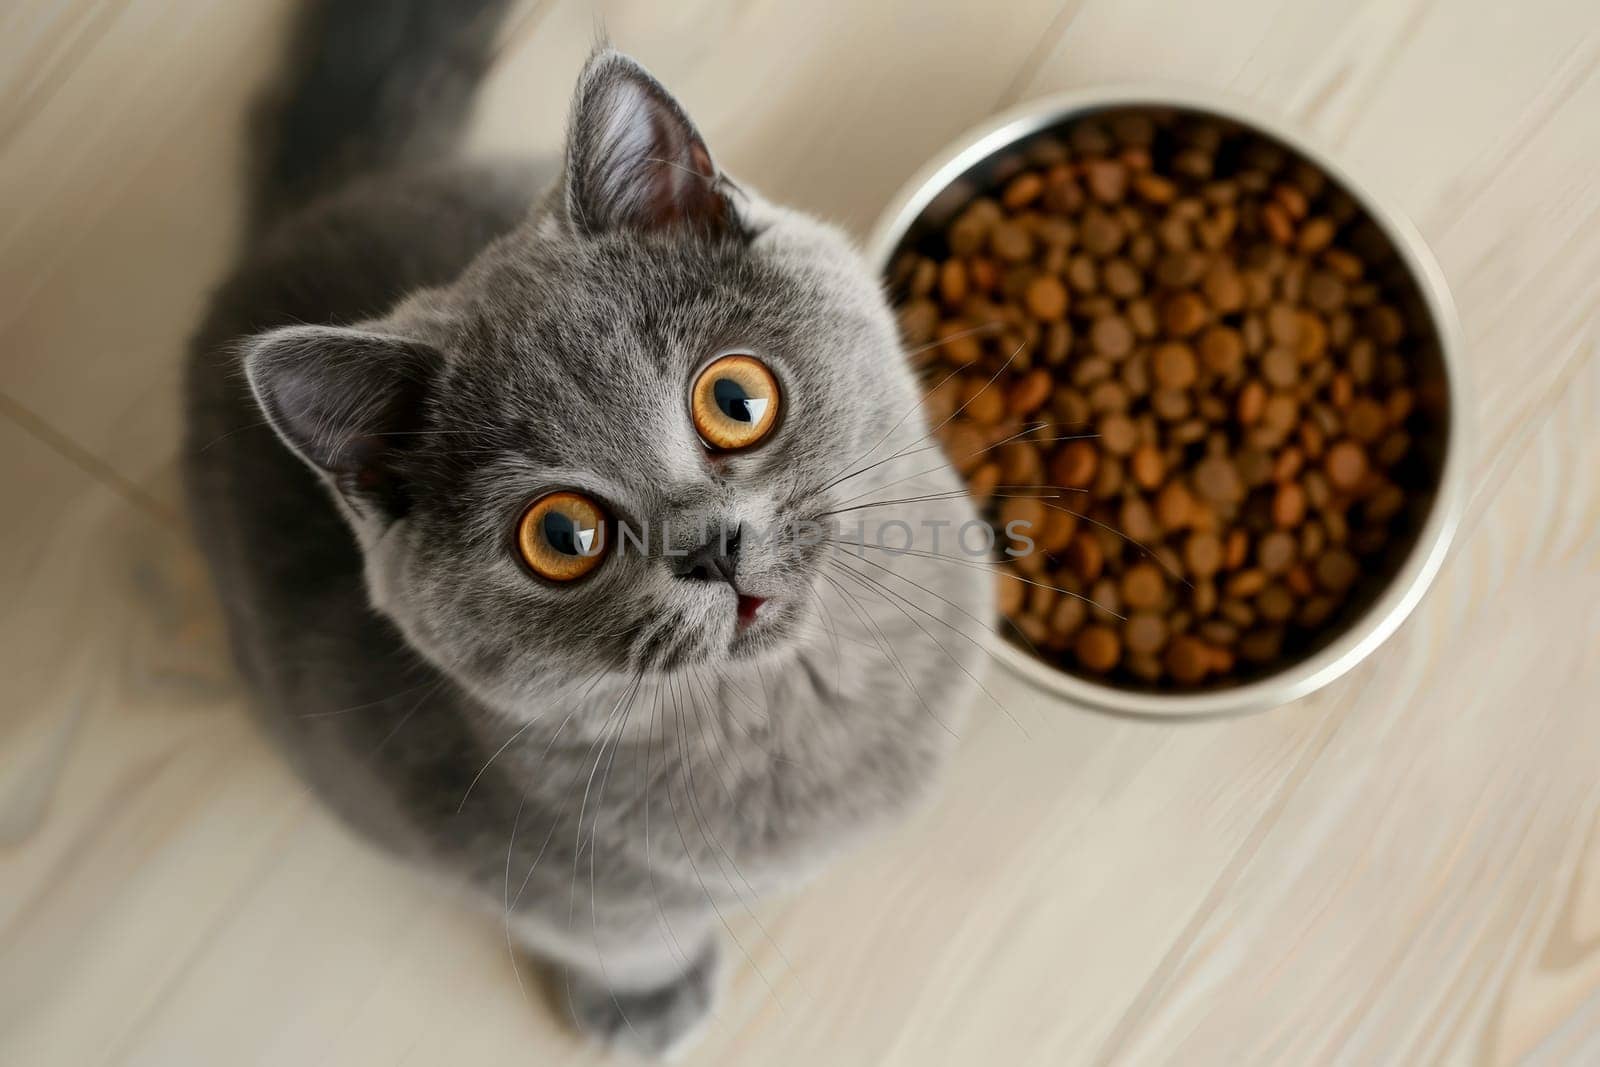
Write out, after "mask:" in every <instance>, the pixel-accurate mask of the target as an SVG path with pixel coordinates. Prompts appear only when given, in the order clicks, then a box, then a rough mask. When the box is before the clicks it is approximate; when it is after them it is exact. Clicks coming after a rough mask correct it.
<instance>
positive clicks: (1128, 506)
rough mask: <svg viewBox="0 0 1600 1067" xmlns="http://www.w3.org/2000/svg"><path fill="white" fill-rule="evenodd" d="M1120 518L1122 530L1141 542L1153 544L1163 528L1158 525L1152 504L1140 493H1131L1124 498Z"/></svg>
mask: <svg viewBox="0 0 1600 1067" xmlns="http://www.w3.org/2000/svg"><path fill="white" fill-rule="evenodd" d="M1118 519H1119V520H1120V525H1121V527H1122V532H1123V533H1125V534H1127V535H1128V536H1129V537H1130V538H1132V539H1133V540H1134V541H1136V542H1139V543H1141V544H1147V543H1149V544H1153V543H1154V542H1155V541H1156V540H1157V539H1158V538H1159V537H1160V536H1161V529H1160V527H1158V526H1157V525H1156V517H1155V513H1154V512H1153V511H1151V510H1150V505H1149V504H1147V503H1146V502H1145V499H1144V497H1142V496H1139V495H1138V494H1129V495H1128V496H1125V497H1123V498H1122V510H1121V513H1120V514H1119V516H1118Z"/></svg>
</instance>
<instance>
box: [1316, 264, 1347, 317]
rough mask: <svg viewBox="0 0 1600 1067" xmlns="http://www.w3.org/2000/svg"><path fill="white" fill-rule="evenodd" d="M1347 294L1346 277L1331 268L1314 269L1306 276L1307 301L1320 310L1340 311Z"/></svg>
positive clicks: (1328, 311)
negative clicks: (1340, 275)
mask: <svg viewBox="0 0 1600 1067" xmlns="http://www.w3.org/2000/svg"><path fill="white" fill-rule="evenodd" d="M1347 296H1348V293H1347V291H1346V289H1345V282H1344V279H1343V278H1341V277H1339V275H1337V274H1335V273H1334V272H1333V271H1331V270H1318V271H1312V272H1311V274H1310V276H1308V277H1307V278H1306V303H1308V304H1310V305H1311V306H1312V307H1314V308H1316V309H1317V310H1318V311H1322V312H1327V313H1330V314H1331V313H1332V312H1335V311H1338V310H1339V309H1340V308H1342V307H1344V302H1345V298H1346V297H1347Z"/></svg>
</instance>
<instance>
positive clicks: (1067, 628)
mask: <svg viewBox="0 0 1600 1067" xmlns="http://www.w3.org/2000/svg"><path fill="white" fill-rule="evenodd" d="M1088 618H1089V606H1088V605H1087V604H1085V603H1084V602H1083V600H1082V598H1080V597H1076V596H1070V595H1063V596H1061V597H1060V598H1059V599H1058V600H1057V601H1056V605H1055V607H1054V608H1052V609H1051V611H1050V633H1051V635H1052V636H1053V637H1056V638H1059V639H1061V640H1062V641H1065V640H1066V639H1067V638H1069V637H1071V636H1072V635H1073V634H1075V633H1077V632H1078V628H1079V627H1080V626H1082V625H1083V624H1084V622H1085V621H1087V620H1088Z"/></svg>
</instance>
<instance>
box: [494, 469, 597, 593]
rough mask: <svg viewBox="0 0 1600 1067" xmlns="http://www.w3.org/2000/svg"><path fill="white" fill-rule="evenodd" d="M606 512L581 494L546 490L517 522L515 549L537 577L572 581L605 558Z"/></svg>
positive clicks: (557, 580) (556, 580)
mask: <svg viewBox="0 0 1600 1067" xmlns="http://www.w3.org/2000/svg"><path fill="white" fill-rule="evenodd" d="M610 547H611V546H610V544H609V542H608V541H607V539H606V513H605V512H604V511H603V510H601V507H600V505H599V504H597V503H595V502H594V501H593V500H591V499H589V498H588V497H586V496H584V495H583V494H582V493H572V492H565V491H563V492H559V493H547V494H545V495H544V496H542V497H540V498H539V499H538V500H535V501H534V502H533V503H532V504H530V505H529V506H528V510H527V511H524V512H523V513H522V518H521V520H520V521H518V523H517V550H518V551H519V552H521V553H522V559H523V562H524V563H526V564H527V565H528V566H529V567H532V568H533V572H534V573H535V574H537V575H538V576H539V577H541V578H548V579H549V580H550V581H552V582H573V581H577V580H578V579H579V578H582V577H583V576H584V575H586V574H588V573H589V572H590V571H592V570H594V569H595V568H596V567H598V566H600V561H601V560H603V559H605V556H606V550H607V549H608V548H610Z"/></svg>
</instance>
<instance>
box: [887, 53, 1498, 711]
mask: <svg viewBox="0 0 1600 1067" xmlns="http://www.w3.org/2000/svg"><path fill="white" fill-rule="evenodd" d="M1123 107H1151V108H1156V107H1162V108H1175V109H1178V110H1186V111H1198V112H1203V113H1209V114H1212V115H1215V116H1217V117H1219V118H1222V119H1226V120H1229V121H1232V122H1235V123H1238V124H1239V125H1241V126H1245V127H1249V128H1251V129H1253V130H1255V131H1257V132H1259V133H1262V134H1264V135H1266V136H1268V137H1270V138H1273V139H1274V140H1277V141H1278V142H1280V143H1282V144H1283V145H1285V146H1286V147H1288V148H1290V149H1293V150H1294V151H1296V152H1298V153H1299V154H1300V155H1302V156H1304V157H1305V158H1306V159H1307V160H1309V161H1311V162H1312V163H1313V164H1315V165H1316V166H1317V167H1318V168H1319V169H1320V170H1322V171H1323V172H1324V173H1325V174H1327V175H1328V176H1329V177H1330V178H1333V179H1334V180H1335V181H1337V182H1338V183H1339V184H1340V185H1341V186H1342V187H1343V188H1344V189H1345V190H1346V191H1347V192H1348V193H1349V194H1350V195H1351V196H1352V197H1353V198H1354V199H1355V200H1356V202H1357V203H1358V204H1360V205H1361V208H1362V210H1364V211H1365V212H1366V213H1367V215H1368V216H1369V217H1370V218H1371V219H1372V220H1373V221H1374V222H1375V223H1376V224H1377V225H1378V226H1379V228H1380V229H1382V230H1383V232H1384V234H1385V235H1386V236H1387V237H1388V238H1389V240H1390V242H1391V243H1392V244H1393V245H1394V247H1395V250H1396V251H1397V252H1398V253H1399V255H1400V258H1401V261H1402V262H1403V263H1404V264H1405V267H1406V269H1407V271H1408V272H1409V273H1410V274H1411V276H1412V279H1413V281H1414V282H1415V283H1416V285H1417V289H1418V291H1419V292H1420V293H1421V296H1422V300H1423V303H1424V305H1425V306H1426V308H1427V312H1428V316H1429V318H1430V319H1431V320H1432V323H1433V326H1434V330H1435V333H1436V336H1437V340H1438V345H1439V357H1440V362H1441V364H1442V366H1443V368H1444V378H1445V389H1446V395H1447V402H1448V412H1449V419H1448V420H1447V429H1446V438H1445V444H1444V456H1443V462H1442V467H1441V471H1440V476H1439V485H1438V489H1437V491H1436V493H1435V495H1434V499H1433V502H1432V506H1431V507H1430V508H1429V512H1428V516H1427V518H1426V519H1425V520H1424V522H1423V525H1422V529H1421V530H1420V531H1419V532H1418V534H1417V539H1416V542H1415V544H1413V545H1412V548H1411V551H1410V552H1409V553H1408V554H1407V556H1406V558H1405V560H1404V561H1402V562H1401V564H1400V567H1399V569H1398V570H1397V571H1396V572H1395V574H1394V577H1393V578H1392V579H1391V580H1390V581H1389V584H1388V585H1387V586H1386V587H1385V588H1384V589H1383V590H1382V591H1381V592H1380V593H1379V594H1378V596H1377V597H1376V598H1375V599H1374V600H1373V601H1372V603H1371V604H1369V605H1368V606H1367V608H1366V610H1365V611H1363V612H1362V613H1361V614H1360V615H1359V616H1357V617H1356V618H1355V619H1353V620H1351V622H1350V623H1349V624H1348V625H1347V626H1346V627H1345V629H1344V631H1343V632H1342V633H1340V634H1339V635H1338V636H1337V637H1335V638H1334V639H1333V640H1331V641H1330V642H1328V644H1327V645H1325V646H1323V647H1322V648H1320V649H1318V650H1317V651H1316V652H1314V653H1312V654H1311V655H1310V656H1307V657H1306V658H1305V659H1303V660H1301V661H1299V662H1297V663H1293V664H1290V665H1289V666H1287V667H1285V668H1283V669H1282V670H1280V671H1277V672H1275V673H1272V674H1269V675H1266V676H1264V677H1261V678H1257V679H1254V680H1253V681H1249V682H1246V683H1244V684H1243V685H1238V686H1234V687H1230V688H1226V689H1215V690H1205V691H1201V692H1196V693H1160V692H1144V691H1140V690H1136V689H1123V688H1119V687H1116V686H1110V685H1103V684H1100V683H1098V682H1094V681H1091V680H1089V679H1087V678H1083V677H1080V676H1077V675H1073V674H1069V673H1068V672H1066V671H1064V670H1060V669H1057V668H1055V667H1052V666H1050V665H1048V664H1046V663H1045V662H1043V661H1042V660H1040V659H1037V658H1035V657H1034V656H1033V655H1031V654H1029V653H1028V652H1025V651H1024V650H1022V649H1020V648H1018V647H1017V646H1016V645H1014V644H1012V643H1011V642H1010V641H1008V640H1006V639H1005V638H1004V637H1002V636H1000V633H999V631H998V629H997V628H993V629H991V630H990V631H989V639H988V642H987V644H988V646H989V651H990V653H991V654H992V655H993V656H994V657H995V658H996V659H998V660H1000V661H1001V662H1002V663H1004V664H1005V665H1006V666H1007V667H1009V668H1010V669H1011V670H1012V671H1013V672H1015V673H1016V674H1017V675H1019V676H1020V677H1021V678H1022V679H1023V680H1025V681H1027V682H1029V683H1031V684H1032V685H1034V686H1036V687H1037V688H1040V689H1043V690H1045V691H1047V692H1050V693H1053V694H1056V695H1058V696H1062V697H1065V698H1067V699H1068V700H1069V701H1071V702H1072V703H1074V704H1077V705H1079V706H1081V707H1084V708H1087V709H1090V710H1093V711H1099V712H1104V713H1107V714H1112V715H1121V716H1132V717H1137V718H1146V717H1157V718H1189V719H1206V718H1220V717H1226V716H1232V715H1240V714H1245V713H1248V712H1253V711H1263V710H1266V709H1268V708H1273V707H1278V706H1281V705H1283V704H1287V703H1290V702H1291V701H1294V700H1297V699H1299V698H1300V697H1303V696H1306V695H1307V694H1309V693H1312V692H1314V691H1316V690H1318V689H1321V688H1322V687H1323V686H1325V685H1327V684H1329V683H1330V682H1332V681H1334V680H1335V679H1337V678H1339V677H1340V676H1341V675H1343V674H1345V673H1346V672H1347V671H1349V670H1350V669H1351V668H1353V667H1354V666H1355V665H1356V664H1357V663H1360V662H1361V661H1362V660H1363V659H1365V658H1366V657H1367V656H1369V655H1370V654H1371V653H1372V652H1373V651H1374V650H1376V649H1377V648H1378V646H1379V645H1381V644H1382V643H1383V642H1384V641H1386V640H1387V639H1388V638H1389V637H1390V635H1392V634H1393V633H1394V631H1395V630H1396V629H1397V628H1398V627H1399V626H1400V624H1401V623H1402V622H1404V621H1405V619H1406V618H1407V616H1409V615H1410V614H1411V612H1412V610H1413V609H1414V608H1415V607H1416V606H1417V603H1418V602H1419V601H1420V600H1421V599H1422V596H1423V594H1424V593H1425V592H1427V590H1428V587H1429V586H1430V585H1431V584H1432V582H1433V579H1434V578H1435V577H1436V576H1437V574H1438V572H1439V569H1440V567H1441V566H1442V565H1443V563H1444V559H1445V557H1446V555H1447V553H1448V552H1449V549H1450V545H1451V543H1452V541H1453V540H1454V538H1455V535H1456V532H1457V529H1458V528H1459V526H1460V523H1461V516H1462V511H1463V507H1464V503H1465V471H1466V466H1467V462H1468V456H1467V441H1468V439H1469V437H1470V433H1469V432H1468V428H1467V424H1466V419H1467V417H1468V412H1469V411H1470V408H1469V407H1468V404H1467V392H1468V390H1467V384H1466V373H1465V366H1464V363H1465V361H1464V358H1463V355H1462V337H1461V323H1460V319H1459V316H1458V315H1457V312H1456V307H1455V302H1454V300H1453V299H1452V298H1451V296H1450V290H1449V287H1448V285H1447V284H1446V282H1445V278H1444V273H1443V271H1442V270H1440V268H1439V264H1438V262H1437V260H1435V258H1434V256H1433V252H1432V250H1431V249H1429V247H1428V245H1427V243H1426V242H1425V241H1424V240H1423V238H1422V234H1421V233H1420V232H1419V231H1418V230H1417V229H1416V227H1415V225H1413V224H1412V222H1411V220H1410V219H1408V218H1407V217H1406V216H1405V215H1404V214H1403V213H1401V212H1400V211H1398V210H1397V209H1395V208H1392V207H1390V206H1388V205H1387V204H1385V203H1384V202H1383V201H1382V200H1380V199H1379V198H1378V197H1377V196H1375V195H1374V194H1373V193H1372V191H1371V190H1370V189H1369V188H1368V187H1367V186H1366V185H1365V184H1364V183H1363V182H1361V181H1359V180H1358V179H1357V178H1355V177H1354V176H1353V175H1352V174H1350V172H1349V171H1348V170H1347V169H1346V168H1345V167H1344V166H1343V165H1341V164H1340V163H1338V162H1337V161H1336V160H1335V159H1334V158H1333V156H1332V155H1331V153H1330V152H1329V151H1327V150H1325V149H1324V148H1322V147H1321V146H1320V145H1318V144H1317V143H1315V141H1314V140H1313V139H1312V138H1310V137H1308V136H1307V135H1305V134H1304V133H1302V132H1300V131H1299V130H1298V129H1296V128H1294V127H1293V126H1292V125H1291V124H1290V123H1289V122H1288V121H1287V120H1285V119H1283V118H1281V117H1279V116H1278V115H1275V114H1273V113H1272V112H1271V111H1270V110H1268V109H1265V108H1263V107H1261V106H1260V105H1259V104H1257V103H1255V102H1253V101H1250V100H1246V99H1241V98H1240V97H1237V96H1234V95H1231V94H1228V93H1223V92H1218V91H1215V90H1210V89H1201V88H1197V87H1194V86H1185V85H1181V84H1166V83H1161V82H1130V83H1108V84H1105V85H1096V86H1091V87H1084V88H1078V89H1071V90H1067V91H1065V92H1059V93H1051V94H1048V95H1045V96H1040V97H1037V98H1035V99H1033V100H1029V101H1026V102H1023V103H1020V104H1018V105H1016V106H1014V107H1011V108H1008V109H1006V110H1005V111H1002V112H1000V113H999V114H997V115H994V116H992V117H990V118H988V119H985V120H984V121H982V122H979V123H978V124H976V125H974V126H972V127H970V128H969V129H968V130H966V131H965V132H964V133H962V134H960V135H959V136H957V137H956V138H955V139H954V140H953V141H951V142H950V143H949V144H948V145H947V146H946V147H945V148H944V149H942V150H941V151H940V152H938V153H937V154H936V155H935V156H934V157H933V158H932V159H931V160H930V161H929V162H927V163H926V164H924V165H923V166H922V167H921V168H919V169H918V170H917V171H916V172H915V173H914V174H913V175H912V176H911V177H910V178H909V179H908V180H907V181H906V182H905V183H904V184H903V185H902V186H901V188H900V190H899V191H898V192H897V193H896V194H895V196H894V197H893V199H891V200H890V201H889V203H888V206H887V207H885V208H884V210H883V212H882V213H881V214H880V215H879V216H878V220H877V222H876V223H875V224H874V226H873V228H872V230H871V232H870V234H869V236H868V238H867V241H866V245H865V248H866V255H867V258H868V262H869V263H870V265H871V266H872V268H873V269H874V271H875V272H876V273H877V274H878V276H880V277H881V276H882V275H883V273H884V271H885V270H887V268H888V266H889V257H890V256H892V255H893V254H894V251H895V248H896V246H897V245H898V244H899V242H900V240H901V239H902V238H903V237H904V235H905V233H906V232H907V231H908V230H909V229H910V228H911V226H912V224H913V223H915V221H916V220H917V218H918V217H919V216H920V215H921V214H922V212H923V211H924V210H926V209H927V207H928V205H929V204H930V203H932V201H933V200H934V198H935V197H937V196H938V195H939V194H940V193H942V192H943V191H944V190H945V189H946V188H947V187H948V186H949V185H950V184H951V183H952V182H953V181H955V179H957V178H959V177H960V176H961V175H962V174H964V173H965V172H966V171H967V170H968V169H970V168H971V167H972V166H974V165H976V164H978V163H980V162H982V161H983V160H985V159H987V158H989V157H991V156H993V155H994V154H996V153H997V152H999V151H1001V150H1003V149H1005V148H1006V147H1008V146H1010V145H1012V144H1015V143H1017V142H1019V141H1022V140H1025V139H1026V138H1028V137H1031V136H1032V135H1034V134H1036V133H1039V132H1040V131H1042V130H1044V129H1047V128H1049V127H1051V126H1055V125H1057V124H1059V123H1061V122H1064V121H1067V120H1069V119H1071V118H1073V117H1075V116H1079V115H1084V114H1088V113H1092V112H1095V111H1102V110H1109V109H1113V108H1123Z"/></svg>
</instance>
